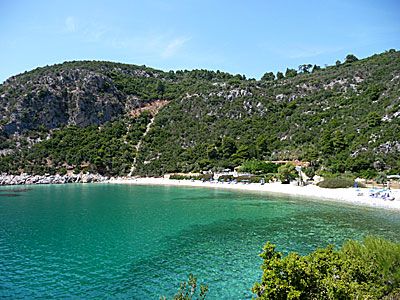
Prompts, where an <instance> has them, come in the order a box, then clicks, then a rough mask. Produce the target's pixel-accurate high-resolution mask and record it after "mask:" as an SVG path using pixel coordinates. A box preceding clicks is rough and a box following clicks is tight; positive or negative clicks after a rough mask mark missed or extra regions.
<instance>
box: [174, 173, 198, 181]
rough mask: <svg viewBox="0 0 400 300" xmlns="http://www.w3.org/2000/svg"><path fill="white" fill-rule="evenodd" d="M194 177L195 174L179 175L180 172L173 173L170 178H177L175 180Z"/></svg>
mask: <svg viewBox="0 0 400 300" xmlns="http://www.w3.org/2000/svg"><path fill="white" fill-rule="evenodd" d="M192 178H194V176H185V175H179V174H172V175H171V176H170V177H169V179H175V180H190V179H192Z"/></svg>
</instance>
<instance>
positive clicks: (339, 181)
mask: <svg viewBox="0 0 400 300" xmlns="http://www.w3.org/2000/svg"><path fill="white" fill-rule="evenodd" d="M355 183H357V186H358V187H365V185H364V184H362V183H359V182H355V181H354V180H353V179H350V178H343V177H336V178H325V179H324V181H321V182H319V183H317V185H318V186H319V187H322V188H328V189H338V188H348V187H353V186H354V184H355Z"/></svg>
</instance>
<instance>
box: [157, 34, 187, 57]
mask: <svg viewBox="0 0 400 300" xmlns="http://www.w3.org/2000/svg"><path fill="white" fill-rule="evenodd" d="M188 40H189V39H188V38H177V39H174V40H172V41H171V42H169V43H168V45H167V46H166V47H165V48H164V50H163V51H162V52H161V56H162V57H164V58H168V57H171V56H173V55H175V53H176V52H177V51H178V50H179V48H181V47H182V46H183V45H184V44H185V43H186V42H187V41H188Z"/></svg>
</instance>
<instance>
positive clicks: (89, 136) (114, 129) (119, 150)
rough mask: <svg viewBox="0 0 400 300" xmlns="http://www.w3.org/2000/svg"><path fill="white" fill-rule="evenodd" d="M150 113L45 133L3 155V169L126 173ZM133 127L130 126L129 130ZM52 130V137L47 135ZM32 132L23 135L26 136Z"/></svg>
mask: <svg viewBox="0 0 400 300" xmlns="http://www.w3.org/2000/svg"><path fill="white" fill-rule="evenodd" d="M150 117H151V116H150V114H148V113H144V114H142V115H141V116H140V117H137V118H128V119H126V120H115V121H114V122H112V123H111V122H107V123H105V124H103V125H102V126H100V127H99V126H89V127H85V128H80V127H76V126H70V127H67V128H62V129H59V130H54V131H52V132H48V133H44V135H43V136H42V139H43V141H42V142H40V143H37V144H34V145H33V146H32V147H30V148H24V149H22V150H21V151H16V152H14V153H13V154H10V155H7V156H4V157H2V158H1V159H0V172H8V173H19V170H23V172H25V173H28V174H36V175H44V174H45V173H49V174H55V173H59V174H65V173H66V168H68V169H70V170H73V171H74V172H75V173H79V172H80V171H83V172H91V173H99V174H103V175H113V176H114V175H126V174H127V173H128V172H129V170H130V168H131V165H132V161H133V158H134V156H135V153H136V150H135V147H134V146H135V145H136V144H137V143H138V141H139V139H140V138H141V136H142V135H143V133H144V131H145V130H146V125H147V123H148V122H149V120H150ZM128 127H129V130H128ZM46 134H48V137H49V139H47V138H45V137H46ZM31 138H32V133H30V132H27V133H26V134H24V135H23V140H24V141H26V140H27V139H31Z"/></svg>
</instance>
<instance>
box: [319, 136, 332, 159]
mask: <svg viewBox="0 0 400 300" xmlns="http://www.w3.org/2000/svg"><path fill="white" fill-rule="evenodd" d="M320 143H321V144H320V145H321V151H322V153H324V154H331V153H332V152H333V141H332V136H331V132H330V131H329V130H325V131H324V132H323V133H322V136H321V142H320Z"/></svg>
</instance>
